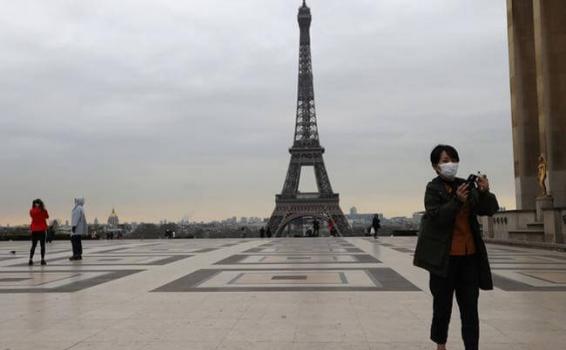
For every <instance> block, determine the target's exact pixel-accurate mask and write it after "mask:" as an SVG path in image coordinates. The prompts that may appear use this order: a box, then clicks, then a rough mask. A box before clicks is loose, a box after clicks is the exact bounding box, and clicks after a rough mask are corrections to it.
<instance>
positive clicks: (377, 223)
mask: <svg viewBox="0 0 566 350" xmlns="http://www.w3.org/2000/svg"><path fill="white" fill-rule="evenodd" d="M371 228H373V238H374V239H377V232H378V231H379V229H380V228H381V220H379V215H377V214H375V215H374V216H373V220H372V221H371Z"/></svg>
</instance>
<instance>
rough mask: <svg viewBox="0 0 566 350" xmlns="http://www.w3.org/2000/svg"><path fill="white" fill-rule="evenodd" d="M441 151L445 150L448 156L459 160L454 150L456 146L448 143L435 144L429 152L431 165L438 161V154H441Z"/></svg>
mask: <svg viewBox="0 0 566 350" xmlns="http://www.w3.org/2000/svg"><path fill="white" fill-rule="evenodd" d="M442 152H446V154H448V156H449V157H450V158H452V159H454V160H455V161H457V162H459V161H460V156H458V151H456V148H454V147H452V146H450V145H437V146H436V147H434V149H433V150H432V152H430V162H431V163H432V165H436V164H438V163H439V162H440V156H441V155H442Z"/></svg>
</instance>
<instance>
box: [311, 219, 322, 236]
mask: <svg viewBox="0 0 566 350" xmlns="http://www.w3.org/2000/svg"><path fill="white" fill-rule="evenodd" d="M319 230H320V223H319V222H318V220H317V219H314V221H313V222H312V234H313V236H315V237H318V232H319Z"/></svg>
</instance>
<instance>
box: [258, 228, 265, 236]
mask: <svg viewBox="0 0 566 350" xmlns="http://www.w3.org/2000/svg"><path fill="white" fill-rule="evenodd" d="M264 237H265V228H264V227H263V226H262V227H261V228H260V229H259V238H264Z"/></svg>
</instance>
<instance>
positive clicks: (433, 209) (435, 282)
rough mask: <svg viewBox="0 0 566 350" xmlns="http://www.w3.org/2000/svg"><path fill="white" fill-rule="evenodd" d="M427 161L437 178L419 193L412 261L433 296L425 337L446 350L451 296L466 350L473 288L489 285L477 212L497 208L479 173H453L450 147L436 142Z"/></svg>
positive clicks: (472, 332) (473, 331) (475, 325)
mask: <svg viewBox="0 0 566 350" xmlns="http://www.w3.org/2000/svg"><path fill="white" fill-rule="evenodd" d="M430 161H431V164H432V167H433V169H434V170H435V171H436V173H437V174H438V176H437V177H436V178H435V179H433V180H432V181H431V182H429V183H428V185H427V187H426V192H425V209H426V211H425V215H424V217H423V219H422V221H421V230H420V233H419V239H418V241H417V247H416V250H415V256H414V264H415V265H416V266H419V267H422V268H424V269H426V270H428V271H429V272H430V290H431V292H432V296H433V317H432V326H431V339H432V341H434V342H435V343H436V344H437V349H438V350H444V349H446V340H447V338H448V325H449V323H450V316H451V312H452V300H453V297H454V294H456V301H457V303H458V307H459V309H460V315H461V320H462V339H463V340H464V346H465V348H466V350H474V349H478V341H479V317H478V297H479V289H483V290H490V289H493V282H492V279H491V270H490V267H489V261H488V257H487V251H486V247H485V244H484V242H483V239H482V237H481V232H480V227H479V223H478V221H477V218H476V217H477V216H478V215H488V216H491V215H493V214H494V213H496V212H497V210H499V205H498V203H497V199H496V198H495V195H494V194H492V193H491V192H490V191H489V181H488V180H487V177H486V176H485V175H482V176H479V177H478V178H477V180H476V181H475V182H473V183H466V180H464V179H461V178H458V177H456V173H457V171H458V164H459V161H460V158H459V156H458V152H457V151H456V149H455V148H454V147H452V146H448V145H438V146H436V147H435V148H434V149H433V150H432V152H431V154H430Z"/></svg>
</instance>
